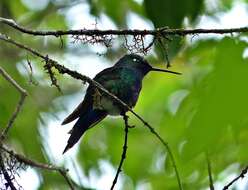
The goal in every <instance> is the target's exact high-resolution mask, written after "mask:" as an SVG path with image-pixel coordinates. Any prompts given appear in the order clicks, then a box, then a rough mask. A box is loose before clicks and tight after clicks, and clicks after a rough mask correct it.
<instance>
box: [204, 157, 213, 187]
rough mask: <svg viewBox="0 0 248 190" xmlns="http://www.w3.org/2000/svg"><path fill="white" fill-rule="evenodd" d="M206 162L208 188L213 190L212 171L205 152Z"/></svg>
mask: <svg viewBox="0 0 248 190" xmlns="http://www.w3.org/2000/svg"><path fill="white" fill-rule="evenodd" d="M205 155H206V160H207V166H208V178H209V188H210V190H214V182H213V176H212V169H211V162H210V159H209V155H208V153H207V152H206V153H205Z"/></svg>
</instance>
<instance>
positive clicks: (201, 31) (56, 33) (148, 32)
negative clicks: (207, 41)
mask: <svg viewBox="0 0 248 190" xmlns="http://www.w3.org/2000/svg"><path fill="white" fill-rule="evenodd" d="M0 22H1V23H3V24H6V25H8V26H11V27H13V28H15V29H16V30H18V31H20V32H22V33H25V34H30V35H34V36H55V37H59V36H63V35H86V36H93V35H97V36H103V35H116V36H118V35H119V36H120V35H122V36H123V35H143V36H146V35H152V36H157V35H158V34H161V35H163V36H166V35H179V36H185V35H195V34H232V33H246V32H248V27H239V28H228V29H202V28H197V29H184V28H181V29H170V28H157V29H154V30H137V29H133V30H130V29H125V30H97V29H93V30H88V29H79V30H54V31H48V30H47V31H45V30H42V31H38V30H30V29H26V28H24V27H22V26H20V25H18V24H17V23H16V22H15V21H14V20H12V19H6V18H2V17H0Z"/></svg>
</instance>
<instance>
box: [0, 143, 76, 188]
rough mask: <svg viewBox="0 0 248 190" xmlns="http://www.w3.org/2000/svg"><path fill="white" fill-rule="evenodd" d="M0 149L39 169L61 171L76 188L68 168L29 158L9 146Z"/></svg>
mask: <svg viewBox="0 0 248 190" xmlns="http://www.w3.org/2000/svg"><path fill="white" fill-rule="evenodd" d="M0 149H2V150H3V151H5V152H7V153H8V154H10V155H11V156H13V157H15V158H16V159H17V160H18V161H19V162H21V163H24V164H26V165H28V166H32V167H35V168H39V169H44V170H50V171H57V172H59V173H60V174H61V175H62V176H63V178H64V179H65V181H66V182H67V184H68V185H69V187H70V189H71V190H74V187H73V185H72V182H71V180H70V179H69V178H68V176H67V172H68V171H69V170H68V169H64V168H62V167H57V166H53V165H51V164H44V163H40V162H36V161H34V160H31V159H29V158H27V157H25V156H23V155H21V154H17V153H15V152H14V151H13V150H9V149H8V148H7V147H5V146H3V145H2V146H0Z"/></svg>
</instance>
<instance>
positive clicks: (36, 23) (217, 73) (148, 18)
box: [0, 0, 248, 190]
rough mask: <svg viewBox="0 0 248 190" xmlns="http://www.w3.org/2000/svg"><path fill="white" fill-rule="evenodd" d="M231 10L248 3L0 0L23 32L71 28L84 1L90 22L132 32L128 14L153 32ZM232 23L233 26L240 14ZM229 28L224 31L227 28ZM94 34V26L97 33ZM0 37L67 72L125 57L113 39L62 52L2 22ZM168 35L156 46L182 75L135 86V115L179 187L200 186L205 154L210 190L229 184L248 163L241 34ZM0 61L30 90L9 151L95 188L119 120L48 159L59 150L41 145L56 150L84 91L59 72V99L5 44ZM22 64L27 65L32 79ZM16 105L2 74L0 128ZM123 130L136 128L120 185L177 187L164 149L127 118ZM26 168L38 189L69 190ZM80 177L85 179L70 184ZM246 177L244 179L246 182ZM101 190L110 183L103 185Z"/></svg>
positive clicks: (157, 59)
mask: <svg viewBox="0 0 248 190" xmlns="http://www.w3.org/2000/svg"><path fill="white" fill-rule="evenodd" d="M238 3H242V5H243V6H247V5H246V3H248V1H245V0H243V1H238V0H220V1H210V0H206V1H203V0H189V1H183V0H173V1H171V0H144V1H135V0H125V1H118V0H115V1H113V0H102V1H100V0H87V1H78V0H71V1H69V0H43V1H42V0H39V1H37V4H39V6H37V4H35V3H31V1H29V0H22V1H21V0H13V1H9V0H1V1H0V16H1V17H4V18H11V19H14V20H15V21H17V22H18V23H19V24H21V25H22V26H25V27H27V28H31V29H37V30H39V29H47V30H48V29H55V30H56V29H63V30H66V29H70V26H71V25H70V18H68V17H67V15H68V12H69V11H70V10H72V9H73V8H74V7H76V6H80V5H82V4H83V5H85V6H86V7H88V9H87V10H89V12H87V13H82V14H90V15H91V16H92V17H94V18H96V22H97V21H98V20H101V19H102V18H105V17H107V18H109V19H110V20H111V22H112V24H113V26H114V27H116V28H117V29H124V28H128V27H129V26H130V19H129V18H130V14H134V15H136V16H138V17H139V19H140V20H144V22H146V23H148V25H150V26H152V27H154V28H159V27H164V26H168V27H170V28H182V27H186V28H195V27H196V26H199V23H200V21H201V19H202V16H203V15H204V16H206V17H208V18H209V19H219V17H218V16H217V15H220V14H225V13H226V12H229V11H230V10H231V9H232V8H233V7H234V5H236V4H238ZM235 19H239V15H237V18H235ZM90 24H92V25H94V24H95V23H90ZM203 26H204V24H203ZM96 27H98V25H96ZM229 27H230V28H232V25H230V26H229ZM81 28H84V25H81ZM98 28H99V29H101V27H100V26H99V27H98ZM0 33H2V34H8V35H9V36H11V37H12V38H13V39H16V40H18V41H19V42H21V43H23V44H26V45H28V46H30V47H32V48H35V49H37V50H39V51H40V52H42V53H43V54H45V55H46V54H48V55H49V57H54V58H55V59H56V60H58V61H60V63H63V64H66V65H70V66H71V68H74V69H76V68H77V66H78V65H76V64H75V63H74V61H76V60H77V57H83V56H86V55H89V54H91V55H93V56H95V57H97V59H98V60H102V62H105V63H103V64H107V63H111V64H110V65H112V64H113V63H114V62H115V61H116V60H118V59H119V58H120V56H122V55H123V54H124V53H126V52H128V50H127V49H126V48H123V45H122V44H123V43H124V39H121V38H118V39H115V44H114V45H113V46H112V47H110V48H106V47H104V46H103V45H99V44H98V45H96V47H95V46H92V45H90V44H83V43H80V41H79V42H76V43H72V42H73V41H74V38H73V37H71V36H67V37H63V39H62V40H63V46H62V45H61V40H60V39H59V38H55V37H34V36H29V35H25V34H22V33H20V32H17V31H16V30H14V29H11V28H10V27H8V26H4V25H3V24H1V25H0ZM170 38H171V40H172V41H164V43H166V44H167V50H168V54H169V58H170V60H171V64H172V67H171V68H172V70H176V71H180V72H182V73H183V76H179V77H178V76H169V75H165V74H159V73H153V74H150V75H149V76H148V77H147V78H146V79H145V80H144V82H143V90H142V92H141V95H140V98H139V101H138V104H137V106H136V107H135V111H136V112H137V113H139V114H140V115H141V116H143V117H144V118H145V119H146V121H148V122H149V123H150V124H151V125H152V126H153V127H154V128H155V129H156V131H157V132H158V133H159V134H160V135H161V136H162V137H163V138H164V139H165V140H166V142H168V143H169V145H170V147H171V148H172V151H173V153H174V155H175V160H176V163H177V167H178V170H179V173H180V176H181V179H182V182H183V187H184V190H187V189H190V190H194V189H197V190H199V189H207V188H208V186H209V185H208V184H209V179H208V170H207V159H206V157H208V158H209V160H210V163H211V168H212V175H213V180H214V182H215V186H216V187H217V189H222V188H223V187H224V185H226V183H227V182H229V181H230V180H229V179H230V176H233V175H234V174H238V173H240V170H241V169H242V168H244V167H245V165H247V160H248V154H247V147H248V141H247V136H248V128H247V126H248V110H247V108H248V100H247V97H248V89H247V81H248V64H247V59H246V53H245V50H246V47H247V37H246V34H234V35H226V36H224V35H221V36H213V35H211V36H210V35H209V36H208V35H205V37H199V36H194V37H192V36H189V37H185V38H182V37H179V36H171V37H170ZM148 40H149V39H148ZM132 50H135V48H133V49H132ZM99 52H100V53H99ZM129 53H130V52H129ZM99 54H101V56H100V57H98V56H99ZM68 55H70V56H71V57H73V58H70V56H68ZM0 57H1V60H0V66H1V67H3V68H4V69H5V70H6V71H7V72H8V73H9V75H11V76H12V77H13V78H14V79H15V80H16V81H18V83H19V84H20V85H21V86H22V87H23V88H24V89H26V90H27V92H28V97H27V99H26V102H25V105H24V108H23V110H22V111H21V113H20V115H19V116H18V118H17V120H16V122H15V124H14V127H13V128H12V129H11V131H10V133H9V134H8V138H7V143H8V144H9V146H10V147H11V148H13V149H15V150H16V151H17V152H19V153H23V154H25V155H26V156H28V157H30V158H32V159H35V160H37V161H40V162H49V163H53V164H55V165H61V166H64V165H65V166H67V167H69V169H70V171H69V175H71V176H72V179H73V180H74V182H75V183H77V184H78V186H80V187H81V188H82V189H83V188H93V189H94V188H96V186H95V184H94V183H97V180H98V179H100V178H101V179H104V176H105V173H104V170H103V169H102V168H103V165H106V163H108V165H110V166H113V167H114V168H115V169H116V168H117V166H118V163H119V160H120V157H121V152H122V146H123V136H124V132H123V129H124V128H123V121H122V119H113V118H108V119H105V120H104V122H102V123H100V124H98V127H96V128H94V129H92V130H90V131H89V132H88V133H87V134H86V135H85V136H84V138H83V141H81V143H80V145H79V148H78V149H75V151H74V152H73V153H71V154H70V156H64V158H65V159H61V157H63V156H61V155H59V156H58V155H56V154H61V153H60V152H62V149H61V150H57V152H56V153H55V152H54V151H51V150H50V149H49V147H50V146H52V145H49V143H51V142H53V143H58V141H56V138H58V136H57V135H58V134H59V133H60V132H59V131H60V130H63V129H62V128H63V127H61V126H60V125H59V123H60V122H61V121H62V119H63V117H62V116H65V115H66V113H68V112H70V111H71V110H72V109H73V106H74V105H76V102H73V100H74V99H75V97H79V96H80V98H76V99H82V98H83V92H84V90H85V85H82V84H81V82H80V81H77V80H74V79H71V78H69V77H65V76H60V75H57V77H58V82H59V85H60V87H61V88H62V91H63V94H61V93H60V92H58V91H57V89H56V88H54V87H51V85H50V79H49V76H48V75H47V74H46V73H45V72H44V69H43V63H42V62H41V61H40V60H39V59H37V58H36V57H34V56H31V55H28V54H27V53H26V52H24V51H23V50H20V49H17V48H15V47H13V46H11V45H7V44H6V43H4V42H3V41H1V42H0ZM147 59H149V61H150V63H152V64H153V65H156V67H165V66H166V64H165V58H164V54H163V52H162V50H161V46H159V44H156V45H155V46H153V48H152V50H151V51H150V52H149V53H148V54H147ZM27 60H29V61H30V62H31V64H32V68H33V76H32V80H33V81H32V82H30V72H31V71H30V69H29V66H28V64H27ZM72 60H73V61H72ZM68 62H69V63H68ZM77 64H79V65H80V64H82V65H87V66H86V67H85V66H84V68H87V67H89V68H90V65H91V63H90V62H87V63H77ZM110 65H109V66H110ZM99 67H100V66H99ZM91 70H92V69H91ZM85 73H86V74H87V70H85ZM82 88H83V91H82ZM18 99H19V94H18V93H17V92H16V90H15V89H13V88H12V87H11V86H10V85H9V83H8V82H7V81H5V80H4V79H3V78H2V77H1V76H0V127H1V128H4V127H5V125H6V124H7V121H8V119H9V117H10V115H11V114H12V113H13V110H14V109H15V107H16V104H17V101H18ZM72 102H73V103H72ZM72 104H73V106H71V105H72ZM130 116H131V115H130ZM130 123H131V124H133V125H135V126H136V127H135V128H133V129H130V133H129V141H128V150H127V158H126V160H125V163H124V166H123V172H122V173H121V180H120V181H118V183H119V186H118V188H119V189H138V188H140V189H165V190H173V189H178V185H177V181H176V178H175V173H174V170H173V167H172V164H171V160H170V159H168V156H167V152H166V150H165V149H164V147H163V146H162V145H161V144H160V142H159V141H158V140H157V139H156V138H155V137H154V136H153V135H152V134H151V133H150V132H149V131H148V130H147V129H146V128H145V127H143V126H142V125H143V124H142V123H140V122H139V121H138V120H137V119H136V118H134V117H133V116H131V117H130ZM51 125H53V129H54V126H55V127H56V130H53V133H51V130H49V127H50V126H51ZM56 131H57V132H58V134H57V133H56ZM67 137H68V136H65V135H64V139H62V140H63V142H61V144H65V143H66V141H67ZM55 141H56V142H55ZM53 146H57V145H53ZM58 147H59V146H58ZM206 155H207V156H206ZM58 157H59V160H58ZM72 163H74V166H75V167H73V164H72ZM104 163H105V164H104ZM33 170H35V175H37V176H38V179H39V182H38V185H37V189H68V186H67V183H66V182H65V181H64V179H63V178H62V177H61V176H59V175H58V174H57V173H56V172H48V171H43V170H38V169H37V170H36V169H33ZM112 170H113V168H112ZM113 171H115V170H113ZM78 173H80V175H79V174H78ZM82 175H83V176H84V180H80V179H78V178H77V177H76V176H79V178H80V176H82ZM92 180H93V183H92ZM106 180H107V181H106V184H111V183H112V180H113V179H112V178H108V179H106ZM244 180H246V181H247V178H246V179H244ZM20 181H21V180H20ZM90 181H91V182H90ZM108 188H109V186H108V185H106V187H102V189H108ZM233 188H234V187H233ZM235 188H238V187H235ZM235 188H234V189H235ZM246 188H248V187H246Z"/></svg>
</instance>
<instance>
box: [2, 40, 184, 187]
mask: <svg viewBox="0 0 248 190" xmlns="http://www.w3.org/2000/svg"><path fill="white" fill-rule="evenodd" d="M0 40H3V41H5V42H7V43H10V44H13V45H15V46H17V47H19V48H21V49H24V50H27V51H28V52H30V53H32V54H33V55H35V56H38V57H40V58H42V59H43V60H47V61H48V62H47V64H50V66H51V67H54V68H56V69H57V70H58V72H59V73H61V74H65V73H66V74H68V75H70V76H71V77H72V78H75V79H80V80H82V81H83V82H88V83H89V84H91V85H93V86H94V87H95V88H98V89H99V90H100V91H102V92H104V93H105V94H106V95H108V96H109V97H111V98H112V99H113V100H116V101H117V102H118V103H119V104H120V105H121V106H123V107H124V108H126V109H127V110H128V111H130V112H131V113H132V114H133V115H135V116H136V117H137V118H138V119H139V120H140V121H141V122H142V123H143V124H144V126H145V127H147V128H149V129H150V132H151V133H153V134H154V135H155V136H156V137H157V138H158V139H159V141H160V142H161V143H162V144H163V145H164V146H165V148H166V149H167V152H168V154H169V156H170V157H171V160H172V165H173V167H174V170H175V173H176V178H177V182H178V186H179V189H180V190H182V189H183V188H182V184H181V180H180V176H179V172H178V169H177V166H176V161H175V159H174V156H173V153H172V151H171V149H170V147H169V145H168V143H166V142H165V141H164V140H163V138H162V137H161V136H160V135H159V134H158V133H157V132H156V131H155V129H154V128H153V127H152V126H151V125H150V124H149V123H148V122H146V121H145V120H144V119H143V118H142V117H141V116H139V115H138V114H137V113H136V112H134V111H133V110H132V109H131V108H130V107H129V106H128V105H127V104H126V103H125V102H123V101H122V100H120V99H119V98H118V97H117V96H115V95H114V94H112V93H110V92H109V91H108V90H107V89H105V88H104V87H103V86H102V85H101V84H100V83H98V82H96V81H95V80H92V79H91V78H89V77H87V76H85V75H82V74H80V73H78V72H76V71H72V70H70V69H68V68H66V67H64V66H63V65H60V64H58V62H57V61H55V60H53V59H51V58H48V57H47V56H44V55H42V54H40V53H39V52H38V51H36V50H34V49H31V48H29V47H27V46H25V45H23V44H20V43H18V42H16V41H14V40H12V39H10V38H9V37H7V36H4V35H0Z"/></svg>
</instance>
